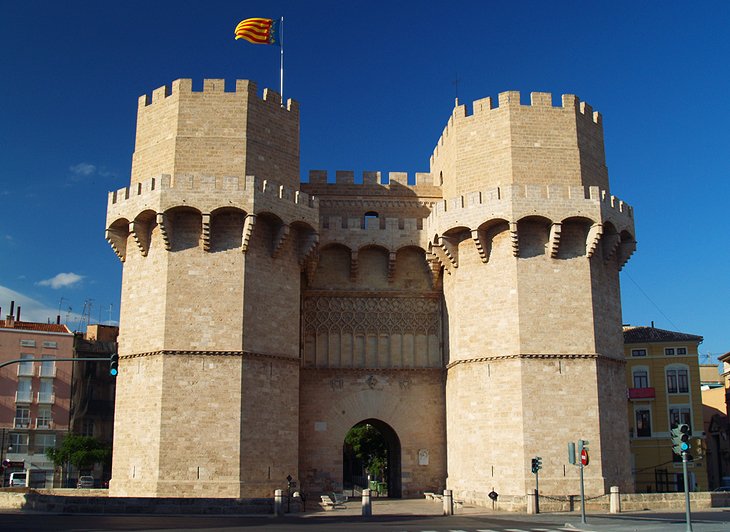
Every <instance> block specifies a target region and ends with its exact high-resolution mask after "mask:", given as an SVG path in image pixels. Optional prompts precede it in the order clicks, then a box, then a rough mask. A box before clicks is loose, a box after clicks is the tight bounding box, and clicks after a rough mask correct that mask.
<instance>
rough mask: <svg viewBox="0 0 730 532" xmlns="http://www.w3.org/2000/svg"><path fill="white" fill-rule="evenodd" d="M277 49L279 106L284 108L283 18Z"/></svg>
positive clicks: (282, 18) (282, 19)
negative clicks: (278, 58)
mask: <svg viewBox="0 0 730 532" xmlns="http://www.w3.org/2000/svg"><path fill="white" fill-rule="evenodd" d="M279 44H280V45H281V46H280V47H279V48H280V50H281V53H280V61H279V94H281V106H282V107H284V17H281V23H280V24H279Z"/></svg>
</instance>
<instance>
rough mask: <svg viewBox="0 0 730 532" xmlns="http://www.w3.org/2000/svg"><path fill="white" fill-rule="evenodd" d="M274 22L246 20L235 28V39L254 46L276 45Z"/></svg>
mask: <svg viewBox="0 0 730 532" xmlns="http://www.w3.org/2000/svg"><path fill="white" fill-rule="evenodd" d="M276 22H277V21H275V20H272V19H270V18H247V19H246V20H242V21H241V22H239V23H238V26H236V32H235V33H236V39H246V40H247V41H248V42H252V43H254V44H278V40H279V39H278V36H277V32H276Z"/></svg>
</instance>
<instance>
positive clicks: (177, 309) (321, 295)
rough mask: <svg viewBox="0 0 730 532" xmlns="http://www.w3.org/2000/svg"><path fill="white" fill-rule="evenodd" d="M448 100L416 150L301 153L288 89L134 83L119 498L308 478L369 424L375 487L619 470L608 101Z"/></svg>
mask: <svg viewBox="0 0 730 532" xmlns="http://www.w3.org/2000/svg"><path fill="white" fill-rule="evenodd" d="M495 103H497V104H498V105H493V102H492V101H491V99H489V98H487V99H485V100H480V101H477V102H474V104H473V111H472V112H471V113H467V110H466V107H465V106H459V105H457V106H456V107H455V109H454V112H453V114H452V116H451V118H450V120H449V122H448V124H447V126H446V128H445V130H444V132H443V134H442V136H441V139H440V140H439V141H438V144H437V146H436V149H435V150H434V153H433V156H432V158H431V168H430V172H429V173H424V174H416V176H415V179H413V180H412V181H409V179H408V176H407V175H406V174H402V173H391V174H390V175H388V176H385V175H383V174H381V173H379V172H366V173H365V174H364V175H363V178H362V182H360V180H358V182H357V183H356V180H355V177H354V174H353V173H352V172H345V171H342V172H337V175H336V176H335V178H334V179H328V178H327V175H326V173H325V172H321V171H312V172H310V175H309V182H308V183H302V184H299V135H298V134H299V116H298V106H297V105H296V103H294V102H292V101H289V102H288V103H287V105H286V106H285V107H283V106H282V105H281V101H280V96H279V95H278V94H276V93H272V92H271V91H265V92H264V95H263V97H262V98H261V97H259V96H258V95H257V94H256V88H255V85H254V84H253V83H251V82H248V81H238V82H237V83H236V88H235V91H234V92H226V91H225V90H224V83H223V81H222V80H206V81H205V82H204V87H203V90H202V91H193V90H192V84H191V82H190V81H189V80H178V81H176V82H174V83H173V84H172V87H171V90H168V89H167V88H165V87H163V88H161V89H158V90H156V91H154V92H153V94H152V98H151V100H149V99H148V98H147V97H142V98H141V99H140V103H139V111H138V116H137V138H136V146H135V153H134V157H133V165H132V179H131V184H130V186H129V187H126V188H124V189H121V190H118V191H116V192H113V193H111V194H110V198H109V206H108V213H107V240H108V241H109V242H110V244H111V245H112V247H113V249H114V250H115V252H116V253H117V254H118V255H119V257H120V259H121V260H122V261H124V270H123V281H122V305H121V323H120V355H121V361H120V375H119V377H118V385H117V407H116V408H117V410H116V417H115V423H116V425H115V443H114V462H113V471H112V475H113V478H112V482H111V485H110V490H111V493H112V494H113V495H136V496H172V495H176V496H191V497H241V498H248V497H268V496H271V494H272V492H273V490H274V489H276V488H280V487H282V486H283V485H284V484H283V483H285V481H284V480H283V479H285V478H286V477H287V475H291V476H293V477H294V478H295V479H298V480H299V481H300V482H301V489H302V490H303V491H305V492H307V493H310V494H312V495H317V494H318V493H321V492H323V491H332V490H339V489H341V488H342V484H343V480H344V479H345V478H346V477H347V475H348V473H347V471H346V470H347V468H348V464H347V457H346V456H344V455H343V441H344V438H345V435H346V434H347V432H348V431H349V430H350V428H352V427H353V426H355V425H357V424H359V423H362V422H367V423H370V424H372V425H373V426H375V427H377V428H378V429H379V430H380V432H381V434H383V436H384V438H385V440H386V441H387V446H388V449H389V457H388V467H387V470H386V473H385V474H384V475H385V480H386V482H387V485H388V492H389V495H391V496H404V497H407V496H416V495H418V494H419V493H422V492H423V491H435V490H439V489H443V488H444V487H449V488H452V489H454V490H455V491H456V495H457V496H458V497H459V498H462V499H464V500H469V501H474V502H476V503H478V504H483V503H484V501H485V500H487V499H486V493H488V492H489V491H491V490H492V489H494V490H495V491H497V492H499V493H500V496H502V497H507V496H510V495H513V496H517V497H523V496H524V493H525V490H527V489H529V488H530V487H531V486H532V483H533V482H534V478H533V477H532V475H531V473H530V459H531V458H532V457H533V456H541V457H542V458H543V464H544V469H543V470H542V471H541V477H540V481H541V487H543V489H544V490H546V491H545V492H546V493H552V494H555V495H560V494H567V493H573V492H574V491H575V486H576V484H575V482H576V478H577V470H575V468H573V467H572V466H567V467H566V462H567V453H566V444H567V442H568V441H574V440H577V439H579V438H583V439H586V440H589V441H590V449H591V455H592V456H591V459H592V461H591V466H590V468H588V469H587V470H586V478H587V489H588V493H589V494H599V493H603V492H604V490H605V489H607V487H608V486H610V485H620V486H623V487H624V488H626V487H627V482H628V479H629V478H630V472H629V469H628V437H627V435H628V426H627V422H626V416H625V392H624V390H625V384H624V366H623V354H622V353H623V350H622V344H621V342H622V332H621V310H620V300H619V284H618V271H619V270H620V268H621V266H622V265H623V264H624V263H625V261H626V260H627V259H628V258H629V256H630V255H631V253H632V252H633V250H634V247H635V241H634V236H633V235H634V227H633V212H632V210H631V209H630V208H629V207H628V206H626V205H624V204H623V202H621V201H619V200H618V199H616V198H614V197H613V196H611V195H610V193H609V186H608V174H607V170H606V165H605V159H604V157H605V156H604V150H603V132H602V126H601V120H600V115H599V114H598V113H594V112H593V111H592V110H591V109H590V107H589V106H587V105H586V104H585V103H582V102H579V101H578V100H577V98H575V97H574V96H564V97H563V101H562V104H561V105H559V106H553V105H552V100H551V96H550V95H549V94H544V93H533V94H532V102H531V104H530V105H522V104H521V103H520V100H519V94H518V93H514V92H507V93H502V94H501V95H500V96H499V100H498V102H495Z"/></svg>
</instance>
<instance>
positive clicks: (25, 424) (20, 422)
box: [13, 417, 30, 429]
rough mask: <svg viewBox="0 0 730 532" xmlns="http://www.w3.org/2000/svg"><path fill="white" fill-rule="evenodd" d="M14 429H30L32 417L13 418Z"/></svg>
mask: <svg viewBox="0 0 730 532" xmlns="http://www.w3.org/2000/svg"><path fill="white" fill-rule="evenodd" d="M13 428H14V429H28V428H30V418H27V417H16V418H14V419H13Z"/></svg>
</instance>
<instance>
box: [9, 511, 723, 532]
mask: <svg viewBox="0 0 730 532" xmlns="http://www.w3.org/2000/svg"><path fill="white" fill-rule="evenodd" d="M684 519H685V516H684V513H681V512H676V513H649V512H642V513H640V514H621V515H618V516H617V515H588V516H587V519H586V521H587V523H586V524H581V523H580V515H576V514H575V513H571V514H562V513H561V514H540V515H522V514H499V515H494V514H490V515H483V514H482V515H454V516H450V517H443V516H417V515H376V516H373V517H371V518H368V519H364V518H362V517H361V516H358V515H345V514H339V515H338V514H330V515H324V516H323V515H304V516H284V517H279V518H275V517H272V516H198V515H191V516H168V515H99V514H93V515H92V514H87V515H57V514H40V513H37V514H29V513H2V514H0V530H2V531H8V532H10V531H51V530H53V531H56V530H63V531H78V532H82V531H84V532H86V531H96V530H139V531H141V530H150V531H161V530H164V531H173V530H196V531H201V532H202V531H233V530H242V531H245V530H266V531H273V532H276V531H279V532H284V531H291V530H299V529H301V530H303V531H312V532H314V531H320V530H321V531H343V530H344V531H375V530H377V531H383V532H578V531H592V532H593V531H595V532H623V531H641V532H658V531H662V532H674V531H676V532H686V530H687V528H686V524H685V520H684ZM692 531H693V532H730V509H728V510H724V509H718V510H713V511H706V512H694V513H693V515H692Z"/></svg>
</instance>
